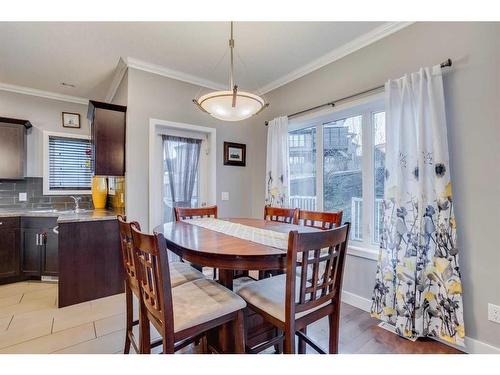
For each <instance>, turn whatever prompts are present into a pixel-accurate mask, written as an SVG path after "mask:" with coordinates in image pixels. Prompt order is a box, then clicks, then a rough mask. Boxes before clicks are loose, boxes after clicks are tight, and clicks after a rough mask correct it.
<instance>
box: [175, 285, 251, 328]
mask: <svg viewBox="0 0 500 375" xmlns="http://www.w3.org/2000/svg"><path fill="white" fill-rule="evenodd" d="M172 300H173V308H174V331H175V332H179V331H182V330H184V329H187V328H190V327H193V326H196V325H198V324H202V323H205V322H208V321H210V320H214V319H217V318H219V317H221V316H224V315H226V314H230V313H232V312H235V311H238V310H241V309H243V308H245V307H246V303H245V301H244V300H243V299H242V298H241V297H240V296H238V295H237V294H235V293H233V292H231V291H230V290H229V289H227V288H225V287H223V286H222V285H220V284H219V283H217V282H216V281H214V280H208V279H205V278H203V279H198V280H194V281H190V282H187V283H185V284H182V285H179V286H177V287H175V288H172Z"/></svg>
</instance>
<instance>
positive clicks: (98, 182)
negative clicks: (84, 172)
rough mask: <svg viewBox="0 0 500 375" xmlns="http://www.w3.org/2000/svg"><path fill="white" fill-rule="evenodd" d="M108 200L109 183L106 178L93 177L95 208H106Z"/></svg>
mask: <svg viewBox="0 0 500 375" xmlns="http://www.w3.org/2000/svg"><path fill="white" fill-rule="evenodd" d="M107 198H108V183H107V179H106V177H100V176H94V177H92V202H93V203H94V208H105V207H106V200H107Z"/></svg>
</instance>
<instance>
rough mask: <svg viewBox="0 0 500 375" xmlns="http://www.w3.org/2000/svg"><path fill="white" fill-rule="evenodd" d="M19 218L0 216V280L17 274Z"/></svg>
mask: <svg viewBox="0 0 500 375" xmlns="http://www.w3.org/2000/svg"><path fill="white" fill-rule="evenodd" d="M19 237H20V236H19V218H0V280H5V279H8V278H12V277H16V276H18V275H19V244H20V238H19Z"/></svg>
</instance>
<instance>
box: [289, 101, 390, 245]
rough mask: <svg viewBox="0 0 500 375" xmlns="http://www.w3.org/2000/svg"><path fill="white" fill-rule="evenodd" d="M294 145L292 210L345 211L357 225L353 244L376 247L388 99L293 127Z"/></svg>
mask: <svg viewBox="0 0 500 375" xmlns="http://www.w3.org/2000/svg"><path fill="white" fill-rule="evenodd" d="M301 136H303V137H304V141H303V143H302V145H301V141H300V139H301V138H300V137H301ZM289 144H290V206H291V207H298V208H301V209H308V210H309V209H313V210H324V211H330V212H331V211H338V210H342V211H343V221H349V222H350V223H351V240H353V242H352V244H353V245H355V243H357V244H358V245H361V246H364V247H374V246H376V245H377V244H378V243H379V242H380V236H381V232H382V228H381V227H382V214H383V212H382V200H383V196H384V170H385V112H384V107H383V101H382V99H381V98H380V97H377V98H373V97H372V98H371V99H368V100H367V101H364V102H363V103H361V104H357V105H353V106H351V107H349V108H346V109H342V110H339V111H335V112H333V113H330V114H328V115H322V116H321V117H318V118H317V119H312V120H308V121H307V123H305V124H300V123H299V122H297V123H293V122H291V124H290V132H289ZM317 147H318V149H319V150H321V152H317V150H316V148H317ZM298 157H304V162H301V163H300V162H298V159H297V158H298ZM316 170H317V171H318V173H316Z"/></svg>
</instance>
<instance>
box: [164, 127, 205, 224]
mask: <svg viewBox="0 0 500 375" xmlns="http://www.w3.org/2000/svg"><path fill="white" fill-rule="evenodd" d="M200 148H201V140H200V139H193V138H185V137H176V136H171V135H164V136H163V164H164V185H163V186H164V192H163V197H164V198H163V204H164V221H165V222H169V221H172V220H173V217H174V216H173V208H174V207H191V206H193V205H196V202H193V197H194V192H195V188H196V187H197V186H196V185H197V182H198V181H197V180H198V178H197V177H198V162H199V159H200Z"/></svg>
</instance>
